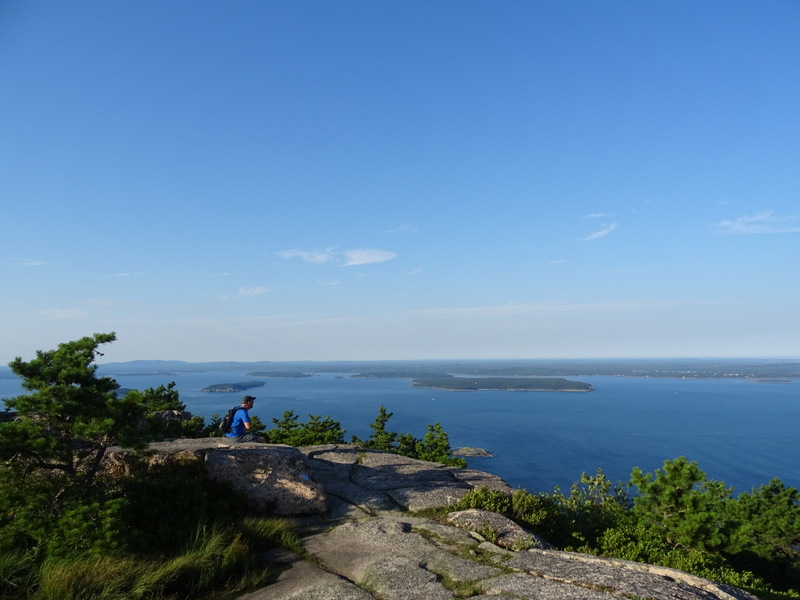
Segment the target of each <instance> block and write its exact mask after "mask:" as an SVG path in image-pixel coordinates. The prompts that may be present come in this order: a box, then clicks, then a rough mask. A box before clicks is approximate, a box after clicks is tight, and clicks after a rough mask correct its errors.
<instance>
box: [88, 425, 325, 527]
mask: <svg viewBox="0 0 800 600" xmlns="http://www.w3.org/2000/svg"><path fill="white" fill-rule="evenodd" d="M149 450H150V452H151V453H152V454H151V456H149V457H148V459H147V460H148V461H149V462H150V463H151V464H158V463H168V462H176V461H184V460H199V461H203V463H204V464H205V467H206V471H207V472H208V475H209V477H210V478H211V479H213V480H216V481H224V482H227V483H229V484H230V485H231V486H232V487H233V488H234V489H236V490H238V491H241V492H243V493H244V494H245V495H246V496H247V499H248V501H249V503H250V505H251V506H252V507H253V508H254V509H255V510H259V511H266V512H270V513H272V514H277V515H299V514H309V513H324V512H326V511H327V509H328V504H327V496H326V495H325V491H324V488H323V486H322V484H320V483H318V482H316V481H314V480H313V479H312V478H311V469H310V467H309V464H308V461H307V459H306V457H305V455H304V454H303V453H302V452H300V451H299V450H298V449H297V448H292V447H291V446H284V445H280V444H259V443H246V444H240V443H236V442H228V441H227V440H226V438H200V439H181V440H175V441H170V442H157V443H152V444H150V445H149ZM131 457H132V453H131V451H130V450H125V449H120V448H109V449H108V451H107V452H106V454H105V456H104V458H103V460H104V469H105V470H106V471H107V472H108V473H111V474H124V473H126V472H127V471H128V469H129V465H130V462H131Z"/></svg>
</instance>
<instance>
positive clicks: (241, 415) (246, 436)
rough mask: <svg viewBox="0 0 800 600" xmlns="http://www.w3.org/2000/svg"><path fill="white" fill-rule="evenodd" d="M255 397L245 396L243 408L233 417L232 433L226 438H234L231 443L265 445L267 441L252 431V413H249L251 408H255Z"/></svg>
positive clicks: (227, 434) (226, 435)
mask: <svg viewBox="0 0 800 600" xmlns="http://www.w3.org/2000/svg"><path fill="white" fill-rule="evenodd" d="M255 400H256V398H255V396H245V397H244V398H242V406H241V408H240V409H239V410H237V411H236V414H235V415H233V421H232V422H231V431H230V433H226V434H225V437H228V438H232V439H230V440H229V441H231V442H236V443H241V442H261V443H264V442H266V441H267V440H266V439H265V438H263V437H261V436H260V435H256V434H255V433H252V432H251V431H250V427H251V425H250V413H249V412H247V411H249V410H250V409H251V408H253V403H254V402H255Z"/></svg>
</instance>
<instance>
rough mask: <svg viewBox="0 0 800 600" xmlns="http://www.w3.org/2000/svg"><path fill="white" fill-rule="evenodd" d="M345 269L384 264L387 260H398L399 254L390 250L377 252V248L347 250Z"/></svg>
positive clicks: (345, 252) (345, 253)
mask: <svg viewBox="0 0 800 600" xmlns="http://www.w3.org/2000/svg"><path fill="white" fill-rule="evenodd" d="M343 254H344V264H343V265H342V266H343V267H355V266H358V265H369V264H374V263H382V262H386V261H387V260H392V259H393V258H397V254H395V253H394V252H389V251H388V250H377V249H375V248H364V249H362V250H345V251H344V253H343Z"/></svg>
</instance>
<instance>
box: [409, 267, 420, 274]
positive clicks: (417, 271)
mask: <svg viewBox="0 0 800 600" xmlns="http://www.w3.org/2000/svg"><path fill="white" fill-rule="evenodd" d="M420 273H422V267H417V268H416V269H412V270H411V271H409V272H408V273H406V275H419V274H420Z"/></svg>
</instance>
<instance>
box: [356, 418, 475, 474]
mask: <svg viewBox="0 0 800 600" xmlns="http://www.w3.org/2000/svg"><path fill="white" fill-rule="evenodd" d="M393 414H394V413H390V412H387V410H386V407H384V406H383V405H381V407H380V408H379V409H378V416H377V417H375V420H374V421H373V422H372V423H370V427H371V428H372V434H370V436H369V437H368V438H367V439H366V440H360V439H358V437H356V436H353V443H354V444H356V445H357V446H360V447H361V448H364V449H369V450H379V451H381V452H392V453H394V454H400V455H402V456H408V457H410V458H417V459H419V460H428V461H431V462H438V463H442V464H445V465H450V466H454V467H460V468H464V467H466V466H467V461H465V460H464V459H463V458H456V457H454V456H452V455H451V452H450V450H451V449H450V437H449V436H448V435H447V433H446V432H445V431H444V430H443V429H442V426H441V424H440V423H434V424H433V425H428V430H427V432H426V433H425V435H424V436H423V438H422V439H417V438H415V437H414V436H412V435H411V434H410V433H402V434H401V433H394V432H390V431H387V430H386V423H387V422H388V421H389V419H390V418H391V417H392V415H393Z"/></svg>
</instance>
